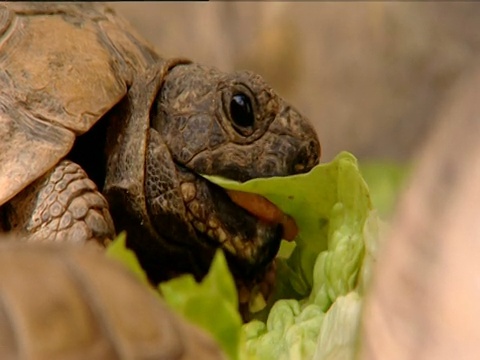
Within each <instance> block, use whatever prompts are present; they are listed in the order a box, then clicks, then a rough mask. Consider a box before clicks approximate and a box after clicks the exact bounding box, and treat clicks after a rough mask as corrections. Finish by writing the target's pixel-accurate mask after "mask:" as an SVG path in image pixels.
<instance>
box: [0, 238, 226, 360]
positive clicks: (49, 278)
mask: <svg viewBox="0 0 480 360" xmlns="http://www.w3.org/2000/svg"><path fill="white" fill-rule="evenodd" d="M2 241H3V239H2ZM0 358H2V359H36V360H41V359H48V360H51V359H102V360H103V359H172V360H173V359H175V360H177V359H178V360H180V359H196V360H201V359H209V360H210V359H223V358H224V356H223V355H222V353H221V351H220V349H219V347H218V346H217V345H216V344H215V343H214V342H213V340H212V339H210V338H209V337H208V336H207V335H206V334H204V333H203V331H201V330H199V329H198V328H196V327H195V326H193V325H191V324H188V323H187V322H186V321H185V320H183V319H180V318H179V317H178V315H175V314H173V313H172V312H171V311H170V310H169V309H168V308H167V307H166V305H164V304H163V302H162V301H161V300H160V298H159V297H157V296H155V294H154V292H153V291H149V289H148V288H147V287H146V286H145V284H142V283H140V282H139V281H137V279H136V278H134V276H133V275H132V274H131V273H130V272H129V271H128V270H127V269H125V268H123V267H122V266H121V265H120V264H115V263H114V262H113V261H112V260H108V259H106V258H105V256H104V255H103V254H101V253H99V252H94V251H92V249H88V248H79V247H74V246H65V244H63V246H58V245H35V244H28V245H26V244H22V243H19V242H13V241H12V242H4V243H3V244H1V246H0Z"/></svg>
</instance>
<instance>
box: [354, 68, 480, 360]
mask: <svg viewBox="0 0 480 360" xmlns="http://www.w3.org/2000/svg"><path fill="white" fill-rule="evenodd" d="M479 88H480V68H478V69H477V70H476V71H475V72H472V73H469V74H466V76H465V77H463V79H462V80H461V81H460V82H459V83H458V85H457V86H455V87H454V89H453V90H452V92H451V96H450V97H449V98H450V100H449V101H447V102H446V103H445V104H444V105H443V106H442V107H441V108H440V111H441V115H440V116H439V120H438V125H437V126H435V128H434V131H433V132H432V133H431V136H429V137H428V138H427V141H426V144H425V146H424V148H423V149H422V151H421V152H420V155H419V157H418V163H417V167H416V169H415V171H414V174H413V175H414V176H413V177H412V178H411V181H410V183H409V186H408V187H407V189H406V191H405V192H404V194H403V197H402V198H401V201H400V203H399V206H398V209H397V214H396V216H395V218H394V221H393V223H392V228H391V234H390V236H389V237H388V239H386V240H387V242H386V243H385V245H384V249H383V252H382V253H381V254H380V256H379V260H378V263H377V270H376V272H375V277H374V279H373V287H372V288H371V289H370V292H369V294H368V297H367V302H366V307H365V314H364V315H365V316H364V322H363V330H364V337H363V339H362V340H363V341H362V356H361V358H362V359H391V360H396V359H398V360H400V359H402V360H403V359H412V360H413V359H415V360H423V359H425V360H427V359H437V360H440V359H446V360H447V359H478V356H479V354H480V321H479V319H480V307H479V303H480V281H479V279H480V277H479V274H480V261H479V254H480V241H479V240H480V222H479V221H478V220H479V214H480V187H479V186H478V185H479V184H480V142H479V139H480V120H479V119H480V103H479V102H478V95H477V94H478V89H479ZM452 119H455V120H454V121H452Z"/></svg>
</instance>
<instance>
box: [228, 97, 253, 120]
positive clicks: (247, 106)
mask: <svg viewBox="0 0 480 360" xmlns="http://www.w3.org/2000/svg"><path fill="white" fill-rule="evenodd" d="M230 116H231V117H232V120H233V122H234V123H235V124H236V125H237V126H240V127H243V128H246V127H251V126H253V123H254V122H255V116H254V114H253V107H252V103H251V101H250V98H249V97H248V96H247V95H245V94H242V93H239V94H235V95H233V96H232V100H231V101H230Z"/></svg>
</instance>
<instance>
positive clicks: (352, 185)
mask: <svg viewBox="0 0 480 360" xmlns="http://www.w3.org/2000/svg"><path fill="white" fill-rule="evenodd" d="M207 178H208V180H210V181H212V182H214V183H216V184H217V185H219V186H222V187H224V188H228V189H232V190H239V191H246V192H252V193H256V194H260V195H263V196H264V197H266V198H267V199H269V200H270V201H272V202H273V203H275V204H276V205H277V206H278V207H279V208H280V209H282V210H283V211H284V212H285V213H287V214H289V215H291V216H293V217H294V218H295V220H296V222H297V225H298V227H299V230H300V231H299V235H298V237H297V238H296V239H295V243H296V247H295V248H294V249H293V251H291V254H290V255H288V251H285V254H287V256H285V257H280V258H279V259H278V272H277V284H276V292H275V294H274V296H273V297H272V299H273V300H272V301H271V302H270V304H269V305H271V308H270V307H267V308H266V309H265V310H264V311H263V312H262V313H260V314H257V320H254V321H252V322H250V323H248V324H246V325H244V327H243V332H244V335H245V339H246V342H247V343H246V348H247V352H248V354H249V355H250V356H252V357H256V358H259V359H311V358H312V357H313V356H314V353H315V351H316V349H318V348H319V347H325V348H324V350H322V351H317V352H316V353H315V357H316V359H329V358H330V357H331V358H336V356H337V355H338V354H353V352H354V349H353V344H355V338H356V334H357V332H356V328H357V323H358V316H357V315H358V314H359V309H360V306H361V291H362V290H361V286H360V283H361V282H362V283H364V284H365V285H366V284H367V283H368V278H369V276H370V273H371V270H370V269H371V263H372V262H373V261H374V259H375V254H376V249H377V247H378V246H377V245H376V244H377V239H378V234H377V233H378V232H377V230H378V217H377V215H376V212H375V211H373V207H372V203H371V199H370V195H369V190H368V186H367V184H366V183H365V181H364V180H363V178H362V176H361V173H360V171H359V169H358V164H357V161H356V159H355V157H354V156H353V155H351V154H349V153H346V152H343V153H340V154H339V155H338V156H337V157H336V158H335V159H334V160H333V161H332V162H330V163H327V164H322V165H318V166H316V167H315V168H314V169H312V170H311V171H310V172H309V173H308V174H302V175H295V176H289V177H278V178H268V179H254V180H250V181H247V182H245V183H236V182H234V181H231V180H225V179H222V178H218V177H211V176H209V177H207ZM366 244H368V248H366ZM366 255H367V256H366ZM365 269H366V270H365ZM337 301H338V303H337ZM353 314H355V316H353ZM265 319H266V320H265ZM347 320H349V321H347ZM342 324H344V325H342ZM342 326H346V327H348V329H347V328H345V329H344V330H343V331H342V330H341V328H342ZM334 330H335V334H336V335H335V337H332V336H329V337H328V338H327V337H326V335H324V334H330V333H331V332H332V333H333V331H334ZM327 345H328V347H327ZM328 349H331V350H328Z"/></svg>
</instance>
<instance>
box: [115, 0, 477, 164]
mask: <svg viewBox="0 0 480 360" xmlns="http://www.w3.org/2000/svg"><path fill="white" fill-rule="evenodd" d="M111 5H112V7H114V8H115V9H116V10H117V12H119V13H120V14H122V15H124V16H125V17H126V18H127V19H129V21H130V22H131V23H132V24H133V25H134V26H135V27H136V28H137V29H138V30H139V31H140V33H142V34H143V35H144V36H145V37H146V38H147V39H148V40H149V41H150V42H151V43H152V44H153V45H154V46H155V47H156V49H157V50H158V52H159V53H160V54H162V55H164V56H168V57H171V56H185V57H188V58H191V59H193V60H195V61H197V62H201V63H205V64H210V65H214V66H217V67H219V68H221V69H222V70H226V71H230V70H233V69H244V68H247V69H250V70H254V71H257V72H259V73H261V74H262V75H263V76H264V77H265V78H266V79H267V80H268V81H269V82H270V83H271V84H272V85H273V87H274V88H276V89H277V91H278V92H279V93H280V94H282V95H283V96H284V97H285V98H287V99H288V100H289V101H290V102H291V103H292V104H294V106H296V107H297V108H299V109H300V110H301V111H302V112H303V113H304V114H306V115H307V116H308V117H309V118H310V119H311V120H312V121H313V122H314V124H315V126H316V128H317V130H318V133H319V135H320V139H321V142H322V145H323V150H324V152H323V154H324V157H323V160H324V161H327V160H330V159H331V158H332V157H333V156H334V155H335V154H337V153H338V152H339V151H341V150H349V151H351V152H353V153H354V154H355V155H356V156H357V157H359V158H360V159H371V158H375V159H379V158H380V159H395V160H401V161H403V160H408V159H410V158H412V157H413V156H414V155H415V152H416V150H417V149H418V147H419V146H420V145H421V144H422V142H423V141H424V139H425V136H426V134H427V132H428V130H429V129H430V128H431V127H432V125H433V124H434V123H435V121H436V120H435V119H436V118H437V117H438V114H437V113H438V111H439V110H437V109H440V105H441V104H442V102H444V101H445V99H446V98H448V94H449V89H450V88H451V87H452V86H453V84H454V83H455V81H456V80H457V79H458V78H459V77H460V76H461V75H462V74H463V75H465V74H468V72H469V71H470V70H469V69H470V68H471V67H472V66H473V65H474V64H475V63H476V62H477V61H476V60H477V59H478V54H479V51H480V31H479V25H478V24H480V4H477V3H474V2H470V3H469V2H465V3H448V2H428V3H420V2H411V3H409V2H397V3H395V2H365V3H359V2H355V3H346V2H337V3H333V2H332V3H327V2H303V3H298V2H269V1H267V2H228V1H225V2H213V3H194V2H184V3H181V2H175V3H161V2H157V3H153V2H152V3H144V2H143V3H142V2H135V3H133V2H132V3H112V4H111ZM451 121H455V119H451Z"/></svg>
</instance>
